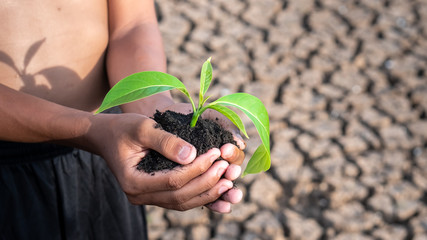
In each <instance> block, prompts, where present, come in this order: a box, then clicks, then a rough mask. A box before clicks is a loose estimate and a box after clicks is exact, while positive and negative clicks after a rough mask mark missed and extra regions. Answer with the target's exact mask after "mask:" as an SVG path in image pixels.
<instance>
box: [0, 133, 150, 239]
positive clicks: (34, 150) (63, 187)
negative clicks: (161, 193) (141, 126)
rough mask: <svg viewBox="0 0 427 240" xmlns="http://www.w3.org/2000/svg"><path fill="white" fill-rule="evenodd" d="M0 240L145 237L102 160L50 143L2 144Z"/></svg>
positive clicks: (139, 212) (142, 223)
mask: <svg viewBox="0 0 427 240" xmlns="http://www.w3.org/2000/svg"><path fill="white" fill-rule="evenodd" d="M0 239H148V237H147V226H146V220H145V212H144V207H143V206H135V205H132V204H130V203H129V201H128V200H127V198H126V195H125V194H124V193H123V191H122V190H121V188H120V186H119V184H118V182H117V180H116V178H115V177H114V176H113V175H112V173H111V171H110V170H109V168H108V167H107V165H106V163H105V161H104V160H103V159H102V158H100V157H99V156H96V155H93V154H91V153H88V152H85V151H82V150H78V149H72V148H68V147H63V146H58V145H54V144H48V143H36V144H27V143H12V142H1V141H0Z"/></svg>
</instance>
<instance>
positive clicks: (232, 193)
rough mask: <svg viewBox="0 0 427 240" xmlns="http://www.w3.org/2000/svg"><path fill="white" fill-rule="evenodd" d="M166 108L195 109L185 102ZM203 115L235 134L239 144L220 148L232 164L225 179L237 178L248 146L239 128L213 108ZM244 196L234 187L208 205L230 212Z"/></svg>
mask: <svg viewBox="0 0 427 240" xmlns="http://www.w3.org/2000/svg"><path fill="white" fill-rule="evenodd" d="M166 110H172V111H175V112H180V113H184V114H188V113H191V112H192V111H193V110H192V107H191V105H190V104H185V103H177V104H173V105H171V106H169V107H167V108H166V109H163V110H162V111H166ZM202 117H203V118H205V119H211V120H215V121H217V122H218V123H219V124H220V125H221V126H222V127H224V128H225V129H226V130H228V131H230V132H231V133H232V134H233V137H234V140H235V141H236V143H237V146H236V145H234V144H231V143H228V144H225V145H223V146H222V147H221V148H220V151H221V157H222V158H223V159H224V160H226V161H227V162H228V163H229V164H230V165H229V167H228V168H227V170H226V172H225V174H224V177H225V179H227V180H230V181H234V180H236V179H237V178H238V177H239V176H240V174H241V171H242V169H241V167H240V165H241V164H242V163H243V160H244V158H245V154H244V152H243V150H244V149H245V147H246V145H245V142H244V141H243V139H242V137H241V135H240V133H239V130H238V128H237V127H236V126H235V125H234V124H233V123H232V122H231V121H230V120H229V119H228V118H226V117H225V116H224V115H222V114H221V113H219V112H217V111H214V110H211V109H208V110H206V111H205V112H204V113H203V114H202ZM242 197H243V193H242V191H241V190H240V189H238V188H234V187H233V188H231V189H230V190H229V191H227V192H226V193H225V194H223V196H222V197H221V198H220V199H218V200H216V201H215V202H212V203H210V204H208V205H206V206H207V207H208V208H209V209H211V210H213V211H219V212H222V211H223V210H224V209H227V212H230V211H231V204H235V203H238V202H240V201H241V200H242Z"/></svg>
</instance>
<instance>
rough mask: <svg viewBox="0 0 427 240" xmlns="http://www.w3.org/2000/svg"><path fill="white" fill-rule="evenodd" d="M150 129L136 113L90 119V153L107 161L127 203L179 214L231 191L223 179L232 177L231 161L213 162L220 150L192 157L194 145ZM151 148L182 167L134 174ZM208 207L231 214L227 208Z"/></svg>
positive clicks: (151, 123)
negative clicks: (126, 198) (147, 205)
mask: <svg viewBox="0 0 427 240" xmlns="http://www.w3.org/2000/svg"><path fill="white" fill-rule="evenodd" d="M154 125H155V122H154V120H152V119H150V118H148V117H145V116H143V115H140V114H128V113H126V114H98V115H95V116H94V117H93V119H92V127H91V128H90V130H89V134H88V138H89V139H90V142H91V143H94V147H93V149H92V151H93V152H97V153H99V154H100V155H101V156H102V157H103V158H104V159H105V160H106V161H107V164H108V166H109V167H110V169H111V170H112V172H113V174H114V175H115V176H116V178H117V180H118V182H119V183H120V186H121V187H122V189H123V191H124V192H125V193H126V195H127V197H128V199H129V201H130V202H131V203H133V204H151V205H157V206H160V207H164V208H168V209H174V210H181V211H182V210H188V209H191V208H195V207H199V206H203V205H206V204H208V203H211V202H213V201H215V200H217V199H218V198H220V197H221V195H222V194H223V193H225V192H227V191H228V190H229V189H231V188H232V187H233V183H232V181H231V180H229V179H227V178H222V179H221V176H222V175H224V174H225V175H228V176H229V175H230V174H231V173H228V171H230V170H229V169H230V167H229V163H228V162H226V161H223V160H222V161H216V162H215V163H214V161H215V160H216V159H217V158H218V157H219V156H220V155H221V152H220V150H219V149H211V150H209V151H208V152H207V153H205V154H203V155H201V156H199V157H197V158H196V157H195V156H196V149H195V148H194V147H193V146H192V145H190V144H189V143H187V142H185V141H184V140H182V139H180V138H178V137H176V136H174V135H172V134H170V133H167V132H166V131H163V130H161V129H159V128H155V127H154ZM149 149H154V150H156V151H158V152H159V153H161V154H162V155H164V156H165V157H167V158H168V159H170V160H172V161H175V162H178V163H180V164H183V166H181V167H178V168H175V169H173V170H170V171H164V172H162V171H161V172H156V173H155V174H154V175H152V174H148V173H145V172H143V171H139V170H137V169H136V165H137V163H138V162H139V161H140V160H141V158H143V157H144V156H145V155H146V154H147V152H148V151H149ZM226 171H227V172H226ZM229 177H230V176H229ZM231 177H232V178H233V177H235V176H231ZM225 199H226V198H225ZM231 200H235V199H231ZM226 201H227V199H226ZM212 209H213V210H215V211H218V212H221V213H224V212H229V211H230V209H229V207H228V206H227V204H225V206H224V204H217V206H215V207H212Z"/></svg>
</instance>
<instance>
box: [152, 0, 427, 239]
mask: <svg viewBox="0 0 427 240" xmlns="http://www.w3.org/2000/svg"><path fill="white" fill-rule="evenodd" d="M157 4H158V15H159V20H160V29H161V31H162V33H163V36H164V43H165V48H166V54H167V57H168V62H169V73H171V74H174V75H176V76H177V77H179V78H180V79H182V80H183V81H184V83H185V84H186V85H187V86H188V87H189V88H190V91H191V92H192V94H193V95H195V94H196V93H197V92H198V86H199V83H198V76H199V73H200V68H201V65H202V63H203V62H204V61H205V60H206V59H207V58H208V57H210V56H212V59H213V60H212V61H213V67H214V82H213V86H212V88H211V89H210V94H211V95H213V97H214V98H215V97H219V96H222V95H225V94H229V93H232V92H241V91H243V92H248V93H251V94H253V95H256V96H258V97H259V98H260V99H261V100H262V101H263V102H264V104H265V105H266V107H267V109H268V111H269V114H270V121H271V122H270V125H271V142H272V149H271V153H272V167H271V169H270V170H269V171H268V172H267V173H262V174H258V175H250V176H247V177H245V178H243V179H239V180H238V182H237V185H238V187H239V188H241V189H242V190H243V192H244V201H243V202H242V203H240V204H237V205H235V206H233V209H232V210H233V211H232V213H231V214H227V215H220V214H215V213H212V212H210V211H209V210H207V209H206V208H204V209H202V208H198V209H194V210H190V211H187V212H176V211H170V210H164V209H161V208H157V207H152V206H149V207H148V212H149V214H148V221H149V231H150V232H149V235H150V239H171V240H180V239H244V240H250V239H278V240H279V239H304V240H311V239H361V240H362V239H363V240H365V239H393V240H404V239H416V240H421V239H427V73H426V66H427V1H426V0H262V1H259V0H186V1H184V0H159V1H157ZM175 96H176V97H177V98H178V99H181V96H180V95H179V94H176V95H175ZM245 123H246V126H247V129H248V131H249V133H250V136H251V138H250V140H248V141H247V144H248V147H247V152H246V153H247V156H250V155H251V154H252V153H253V152H254V148H255V147H256V146H258V144H259V143H260V142H259V138H258V137H257V133H256V129H255V128H254V127H253V126H252V125H251V123H250V122H249V120H247V119H246V120H245Z"/></svg>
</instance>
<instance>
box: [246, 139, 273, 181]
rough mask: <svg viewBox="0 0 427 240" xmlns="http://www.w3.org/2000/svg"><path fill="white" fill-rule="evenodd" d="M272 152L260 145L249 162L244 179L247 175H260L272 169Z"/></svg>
mask: <svg viewBox="0 0 427 240" xmlns="http://www.w3.org/2000/svg"><path fill="white" fill-rule="evenodd" d="M270 164H271V162H270V152H269V151H267V149H266V148H265V146H264V145H260V146H259V147H258V148H257V150H255V152H254V154H253V155H252V157H251V160H250V161H249V162H248V165H247V166H246V168H245V171H244V172H243V174H242V177H244V176H246V175H247V174H254V173H259V172H260V171H264V172H265V171H267V170H268V169H269V168H270Z"/></svg>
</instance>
